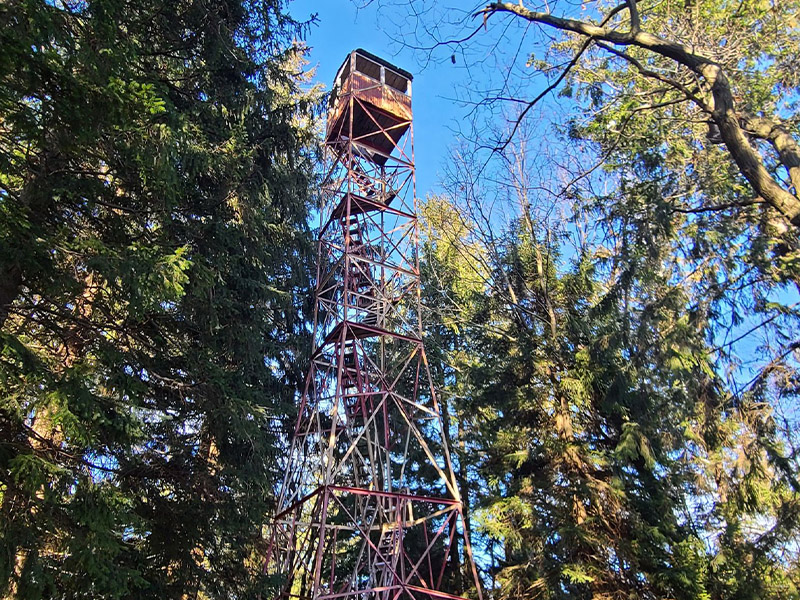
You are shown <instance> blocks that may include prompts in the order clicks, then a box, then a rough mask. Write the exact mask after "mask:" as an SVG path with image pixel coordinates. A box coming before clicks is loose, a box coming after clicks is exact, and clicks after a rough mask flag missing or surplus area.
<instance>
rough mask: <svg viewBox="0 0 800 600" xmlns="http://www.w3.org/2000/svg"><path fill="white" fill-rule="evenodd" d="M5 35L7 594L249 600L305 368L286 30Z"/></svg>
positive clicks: (1, 264) (193, 10) (14, 4)
mask: <svg viewBox="0 0 800 600" xmlns="http://www.w3.org/2000/svg"><path fill="white" fill-rule="evenodd" d="M0 21H2V22H3V23H4V27H3V28H2V31H0V248H1V250H0V325H1V326H2V328H1V329H0V497H1V498H2V501H1V504H0V549H1V550H0V590H2V595H3V596H4V597H9V598H31V599H32V598H56V597H58V598H78V597H93V598H153V597H163V598H189V597H191V598H222V597H225V598H230V597H238V598H245V597H253V596H254V595H255V594H256V593H260V591H261V587H262V586H261V581H260V576H259V573H260V567H261V565H260V561H261V560H262V556H263V546H262V535H261V534H262V532H261V527H262V525H263V523H264V522H265V519H266V517H267V515H268V514H269V512H270V511H271V508H272V504H271V502H272V494H273V490H274V485H275V481H276V477H277V473H276V472H275V469H276V467H275V453H276V451H277V450H276V443H277V438H276V435H275V434H276V431H275V428H276V427H279V426H280V418H281V417H282V416H283V415H285V414H286V413H287V411H289V408H290V407H291V406H292V404H293V398H294V393H295V389H296V387H297V383H298V381H299V377H298V374H297V366H296V365H297V362H298V361H299V360H300V359H301V358H302V353H303V351H304V349H305V347H306V343H305V341H304V335H305V327H304V323H305V321H304V317H303V314H304V313H303V311H302V308H303V306H302V304H303V302H304V301H303V300H302V299H303V298H304V297H305V294H306V290H307V287H308V281H307V275H306V273H307V264H306V260H307V256H308V254H307V250H308V232H307V227H306V216H307V213H306V210H307V206H308V201H309V185H310V182H311V164H310V162H311V161H310V158H311V157H310V150H311V142H312V139H313V137H312V127H311V126H312V124H313V121H312V109H313V106H314V102H315V100H314V94H313V93H307V92H303V91H301V88H300V85H301V84H302V53H303V50H302V47H301V46H300V45H298V44H296V43H294V42H293V39H294V37H295V36H298V35H300V34H302V31H301V29H302V28H301V26H299V25H298V24H297V23H295V22H293V21H292V20H291V19H290V18H289V17H288V16H287V15H286V14H285V12H284V3H283V1H282V0H268V1H266V2H250V1H248V0H245V1H240V0H230V1H225V0H223V1H221V2H215V3H206V2H194V1H188V2H166V3H162V2H158V3H150V2H138V1H135V0H134V1H129V2H122V1H119V0H104V1H96V2H95V1H90V2H72V1H65V2H45V1H43V0H30V1H23V0H19V1H17V0H12V1H11V2H6V3H4V4H3V5H2V6H0ZM298 299H300V300H298Z"/></svg>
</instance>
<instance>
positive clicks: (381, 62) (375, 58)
mask: <svg viewBox="0 0 800 600" xmlns="http://www.w3.org/2000/svg"><path fill="white" fill-rule="evenodd" d="M354 52H355V53H356V54H360V55H361V56H364V57H366V58H368V59H370V60H371V61H373V62H376V63H378V64H379V65H381V66H383V67H386V68H387V69H391V70H392V71H394V72H395V73H397V74H398V75H401V76H402V77H405V78H406V79H408V80H409V81H414V76H413V75H412V74H411V73H409V72H408V71H406V70H405V69H401V68H400V67H398V66H397V65H393V64H392V63H390V62H389V61H388V60H386V59H384V58H381V57H380V56H375V55H374V54H373V53H372V52H367V51H366V50H364V49H363V48H356V49H355V50H354ZM348 60H350V54H348V55H347V58H345V59H344V60H343V61H342V65H341V66H340V67H339V70H338V71H337V73H339V72H341V70H342V67H344V65H345V64H346V63H347V61H348Z"/></svg>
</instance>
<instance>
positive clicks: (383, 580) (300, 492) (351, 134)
mask: <svg viewBox="0 0 800 600" xmlns="http://www.w3.org/2000/svg"><path fill="white" fill-rule="evenodd" d="M410 86H411V76H410V75H409V74H407V73H405V72H403V71H401V70H399V69H397V68H396V67H392V66H391V65H389V64H388V63H386V62H385V61H382V60H381V59H378V58H377V57H374V56H372V55H369V54H368V53H365V52H363V51H360V50H359V51H354V52H353V53H351V54H350V55H349V56H348V59H347V60H346V61H345V63H344V65H343V66H342V69H340V71H339V74H338V75H337V82H336V87H335V88H334V90H335V91H334V94H333V97H332V101H331V106H330V111H329V116H328V129H327V135H326V143H325V145H326V153H327V159H328V161H329V169H328V172H327V175H326V176H325V178H324V183H323V186H322V194H323V203H322V214H321V227H320V233H319V246H318V248H319V253H318V271H317V284H316V308H315V317H314V321H315V329H314V331H315V348H314V351H313V355H312V363H311V367H310V369H309V372H308V376H307V378H306V383H305V390H304V392H303V395H302V399H301V402H300V406H299V411H298V417H297V422H296V426H295V430H294V436H293V441H292V444H291V450H290V454H289V461H288V465H287V468H286V475H285V479H284V482H283V486H282V490H281V494H280V500H279V512H278V513H277V515H276V516H275V518H274V521H273V525H272V529H271V534H270V544H269V556H268V559H267V564H268V569H269V572H270V573H272V574H274V575H276V576H277V577H279V578H280V579H281V581H282V595H283V597H287V598H302V599H310V600H327V599H334V598H342V599H344V598H351V597H360V598H377V597H380V598H382V599H383V600H398V599H399V598H410V599H412V600H421V599H423V598H441V599H455V598H458V596H455V595H452V594H449V593H446V592H444V591H442V588H443V587H446V586H447V585H448V583H450V582H451V580H452V579H453V577H454V573H453V572H452V570H453V569H454V568H456V569H461V570H463V571H464V572H465V573H466V574H467V575H468V576H469V577H471V579H472V586H474V588H473V589H474V590H475V593H476V594H477V595H478V597H479V598H480V593H481V592H480V584H479V581H478V577H477V572H476V570H475V566H474V561H473V560H472V550H471V547H470V545H469V539H468V536H467V535H466V534H465V532H464V530H463V515H462V504H461V500H460V495H459V490H458V488H457V487H456V485H455V477H454V475H453V468H452V464H451V461H450V455H449V451H448V448H447V444H446V442H445V439H444V436H443V435H442V421H441V414H440V410H439V405H438V402H437V398H436V394H435V391H434V389H433V384H432V380H431V374H430V369H429V366H428V362H427V358H426V355H425V348H424V346H423V342H422V321H421V316H420V281H419V259H418V235H419V228H418V223H417V216H416V215H417V200H416V195H415V170H414V153H413V124H412V113H411V98H410V91H411V90H410ZM423 481H424V482H426V483H423ZM423 485H425V486H427V487H426V488H425V494H426V495H420V494H419V493H418V492H419V491H420V489H421V487H422V486H423ZM459 532H460V535H461V536H463V537H462V539H463V540H464V546H463V550H464V557H465V561H464V562H465V563H466V565H464V564H461V560H460V559H461V557H460V552H459V551H458V549H457V548H454V546H455V544H456V543H457V542H456V536H457V535H459ZM465 567H466V568H465ZM472 586H470V587H472Z"/></svg>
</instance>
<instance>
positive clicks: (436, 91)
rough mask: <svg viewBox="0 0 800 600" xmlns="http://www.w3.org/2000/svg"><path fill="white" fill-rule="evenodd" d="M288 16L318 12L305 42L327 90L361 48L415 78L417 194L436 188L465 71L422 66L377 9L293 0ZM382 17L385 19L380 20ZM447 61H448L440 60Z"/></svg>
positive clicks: (331, 0)
mask: <svg viewBox="0 0 800 600" xmlns="http://www.w3.org/2000/svg"><path fill="white" fill-rule="evenodd" d="M289 10H290V12H291V14H292V16H293V17H294V18H296V19H298V20H304V19H307V18H308V17H309V16H310V15H311V14H312V13H317V14H318V16H319V23H318V24H317V25H316V26H314V27H312V29H311V31H310V34H309V36H308V38H307V40H306V41H307V43H308V44H309V46H311V49H312V50H311V63H312V65H317V72H316V77H315V81H318V82H320V83H323V84H324V85H325V86H326V89H329V87H330V84H331V82H332V81H333V78H334V76H335V75H336V70H337V69H338V68H339V66H340V65H341V64H342V61H343V60H344V59H345V57H346V56H347V53H348V52H350V51H351V50H354V49H355V48H364V49H365V50H368V51H369V52H372V53H373V54H377V55H378V56H380V57H382V58H385V59H386V60H388V61H390V62H392V63H393V64H396V65H397V66H399V67H402V68H404V69H406V70H407V71H410V72H411V73H412V74H413V75H414V83H413V88H412V102H413V104H412V106H413V109H414V142H415V152H416V165H417V196H418V197H420V198H424V197H425V196H426V195H427V194H428V193H429V192H431V191H434V190H435V188H436V186H437V178H438V173H439V172H440V171H441V168H442V165H443V164H444V162H445V161H446V160H447V152H448V147H449V146H450V145H451V144H452V143H453V142H454V141H455V136H454V134H453V130H454V129H456V128H457V127H458V123H459V119H460V118H461V117H463V115H464V114H465V112H466V110H465V109H464V108H463V107H460V106H457V105H456V103H454V102H453V98H454V97H455V95H456V88H457V87H458V85H460V83H461V81H462V77H463V72H462V70H461V68H460V65H453V64H452V63H451V62H450V60H445V61H444V62H441V63H439V64H431V63H429V64H428V65H426V66H425V68H422V67H420V65H419V64H418V62H417V57H416V56H415V53H414V51H413V50H411V49H409V48H407V47H406V48H404V47H402V45H401V44H398V43H396V42H393V41H392V40H391V39H390V34H387V33H386V32H384V31H381V29H380V23H383V24H384V26H385V27H386V28H387V29H388V26H387V25H386V24H387V20H386V19H385V13H383V14H382V15H379V14H378V10H377V7H376V5H370V6H368V7H366V8H363V9H358V8H357V7H356V6H355V5H354V3H353V2H352V0H323V1H320V0H295V1H294V2H292V3H291V4H290V5H289ZM379 17H383V18H379ZM444 58H445V59H446V57H444Z"/></svg>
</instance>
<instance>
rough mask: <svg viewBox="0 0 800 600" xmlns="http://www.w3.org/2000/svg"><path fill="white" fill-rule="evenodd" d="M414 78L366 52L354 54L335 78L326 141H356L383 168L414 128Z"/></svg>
mask: <svg viewBox="0 0 800 600" xmlns="http://www.w3.org/2000/svg"><path fill="white" fill-rule="evenodd" d="M412 79H413V77H412V75H411V73H409V72H408V71H405V70H403V69H401V68H399V67H396V66H394V65H392V64H391V63H389V62H387V61H385V60H383V59H382V58H379V57H377V56H375V55H374V54H370V53H369V52H367V51H366V50H362V49H360V48H359V49H358V50H353V51H352V52H351V53H350V54H349V55H348V56H347V58H346V59H345V61H344V63H342V66H341V67H340V68H339V71H338V72H337V74H336V79H335V80H334V84H333V89H332V91H331V96H330V99H329V103H328V127H327V132H326V137H325V141H326V143H328V144H330V145H332V146H334V147H335V146H337V145H339V144H345V143H347V142H349V141H352V142H354V143H356V144H358V145H359V146H364V147H366V149H367V151H370V156H369V159H370V160H371V161H372V162H375V163H377V164H379V165H380V164H384V163H385V162H386V160H387V159H388V157H389V156H390V155H391V154H392V151H393V150H394V149H395V148H396V147H397V145H398V142H399V141H400V139H401V138H402V137H403V136H404V135H405V133H406V131H408V129H409V127H411V118H412V112H411V81H412ZM351 119H352V124H351Z"/></svg>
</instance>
